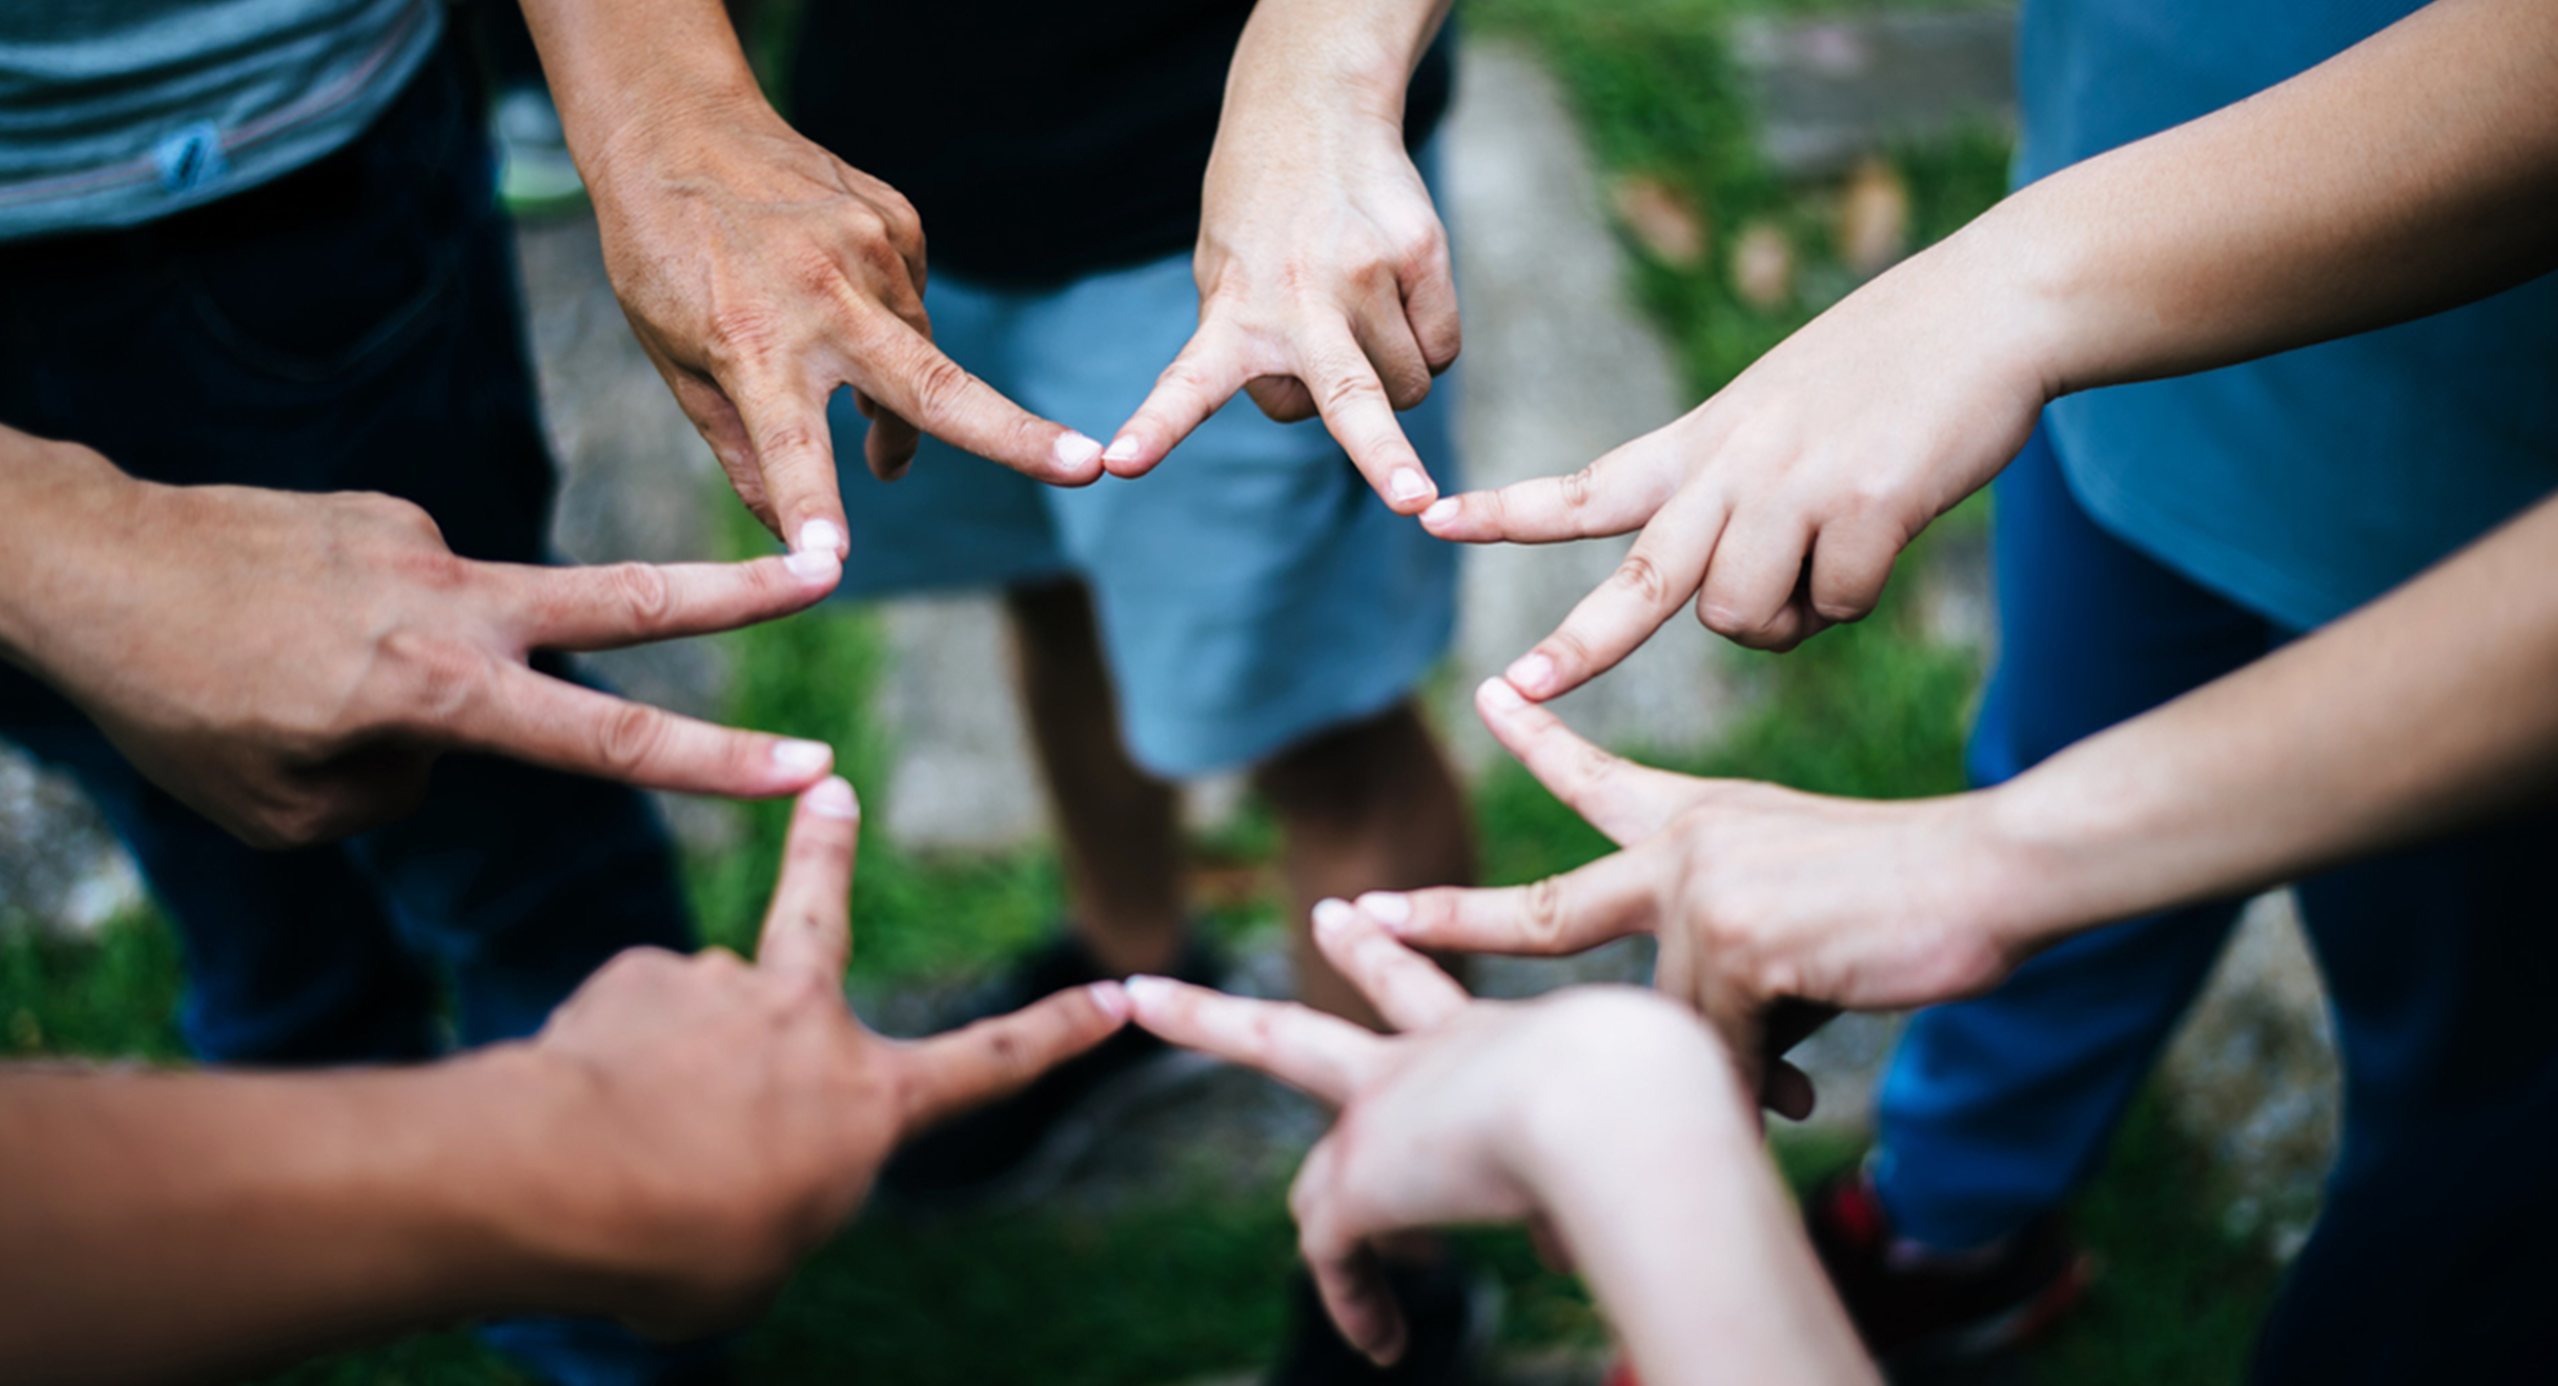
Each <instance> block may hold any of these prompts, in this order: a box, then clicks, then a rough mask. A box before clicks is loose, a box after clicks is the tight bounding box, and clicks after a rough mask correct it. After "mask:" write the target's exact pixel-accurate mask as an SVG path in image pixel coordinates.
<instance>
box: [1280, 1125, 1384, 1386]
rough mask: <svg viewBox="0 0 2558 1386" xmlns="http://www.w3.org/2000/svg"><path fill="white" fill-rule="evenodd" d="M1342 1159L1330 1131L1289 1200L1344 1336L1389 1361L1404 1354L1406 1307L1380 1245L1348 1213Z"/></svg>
mask: <svg viewBox="0 0 2558 1386" xmlns="http://www.w3.org/2000/svg"><path fill="white" fill-rule="evenodd" d="M1339 1165H1340V1146H1339V1144H1338V1143H1337V1141H1336V1139H1335V1137H1334V1136H1332V1135H1329V1134H1327V1135H1326V1136H1325V1137H1324V1138H1323V1139H1322V1140H1320V1141H1317V1142H1315V1147H1314V1149H1312V1150H1309V1151H1307V1152H1306V1162H1305V1164H1304V1165H1303V1166H1302V1167H1301V1168H1299V1169H1298V1171H1297V1177H1296V1179H1295V1181H1294V1182H1293V1183H1292V1184H1291V1185H1290V1186H1289V1189H1288V1206H1289V1208H1290V1209H1291V1210H1292V1211H1293V1212H1294V1213H1295V1214H1296V1216H1297V1254H1298V1255H1299V1256H1300V1257H1302V1258H1303V1259H1304V1261H1305V1263H1306V1273H1307V1274H1308V1275H1309V1276H1310V1277H1312V1278H1313V1280H1314V1282H1315V1294H1316V1296H1317V1297H1318V1298H1320V1299H1321V1300H1322V1301H1323V1310H1324V1313H1325V1315H1326V1316H1327V1317H1329V1318H1330V1319H1331V1320H1332V1322H1333V1326H1334V1327H1336V1328H1338V1329H1339V1330H1341V1336H1342V1338H1343V1339H1344V1340H1345V1341H1347V1342H1348V1343H1349V1344H1350V1345H1351V1346H1352V1347H1354V1348H1357V1349H1358V1350H1359V1351H1360V1352H1361V1353H1363V1354H1365V1355H1366V1356H1367V1357H1368V1358H1369V1360H1371V1361H1373V1362H1375V1363H1377V1364H1378V1365H1380V1366H1387V1365H1391V1364H1392V1363H1393V1362H1394V1361H1395V1360H1396V1359H1397V1358H1399V1357H1401V1356H1402V1355H1403V1348H1404V1343H1405V1338H1406V1331H1407V1330H1406V1328H1405V1325H1404V1322H1403V1310H1402V1306H1401V1305H1399V1304H1398V1303H1396V1301H1395V1297H1394V1290H1393V1287H1392V1286H1391V1284H1390V1283H1389V1282H1388V1281H1387V1279H1386V1275H1385V1266H1384V1263H1383V1262H1382V1261H1380V1260H1379V1259H1378V1257H1377V1252H1376V1248H1375V1247H1373V1246H1371V1245H1370V1244H1369V1243H1368V1241H1367V1239H1366V1238H1365V1237H1363V1236H1361V1235H1360V1234H1359V1233H1358V1231H1357V1230H1356V1229H1354V1228H1353V1227H1351V1226H1350V1224H1349V1222H1348V1220H1347V1218H1346V1217H1345V1216H1344V1213H1343V1209H1342V1203H1343V1199H1342V1197H1341V1194H1340V1190H1339V1181H1338V1179H1337V1177H1336V1175H1337V1172H1338V1169H1339Z"/></svg>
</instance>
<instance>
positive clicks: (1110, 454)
mask: <svg viewBox="0 0 2558 1386" xmlns="http://www.w3.org/2000/svg"><path fill="white" fill-rule="evenodd" d="M1140 446H1142V445H1141V444H1139V443H1138V441H1137V435H1136V434H1134V433H1122V434H1120V435H1119V436H1118V437H1116V438H1113V439H1111V440H1110V448H1109V450H1108V451H1106V452H1104V453H1102V455H1101V460H1102V461H1104V462H1126V461H1129V460H1131V459H1133V458H1135V457H1136V455H1137V449H1138V448H1139V447H1140Z"/></svg>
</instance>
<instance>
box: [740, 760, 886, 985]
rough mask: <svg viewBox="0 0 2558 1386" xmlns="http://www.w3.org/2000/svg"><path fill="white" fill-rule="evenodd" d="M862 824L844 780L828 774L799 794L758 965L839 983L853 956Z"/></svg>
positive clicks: (767, 913)
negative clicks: (855, 866) (855, 878)
mask: <svg viewBox="0 0 2558 1386" xmlns="http://www.w3.org/2000/svg"><path fill="white" fill-rule="evenodd" d="M861 829H862V809H861V801H860V800H858V799H856V798H854V797H853V787H852V785H850V784H849V783H846V782H845V781H843V780H841V779H837V778H833V777H831V776H830V777H829V778H826V779H823V780H819V781H818V782H817V784H816V785H815V787H813V788H811V789H810V790H809V791H808V792H807V793H805V794H802V795H800V796H799V803H798V805H797V806H796V807H794V808H793V809H792V811H791V820H790V834H789V836H787V837H785V838H784V839H783V840H782V870H781V876H780V878H779V879H777V880H775V881H774V882H773V899H772V903H771V904H769V905H767V906H765V908H764V930H763V934H762V936H761V941H760V942H758V943H757V944H756V945H755V963H756V965H757V966H758V967H761V968H762V969H763V970H765V971H767V972H773V973H786V974H791V975H796V976H807V977H814V978H816V979H818V980H819V981H822V982H824V983H826V984H827V985H829V986H840V985H841V984H842V983H843V980H844V968H845V966H846V964H848V963H850V962H851V961H852V960H853V924H852V908H853V907H852V898H853V863H854V860H855V858H856V856H857V854H858V853H859V851H860V847H861Z"/></svg>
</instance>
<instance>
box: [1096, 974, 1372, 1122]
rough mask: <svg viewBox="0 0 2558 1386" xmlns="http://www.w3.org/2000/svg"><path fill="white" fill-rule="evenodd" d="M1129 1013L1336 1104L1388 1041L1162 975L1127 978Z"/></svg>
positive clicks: (1167, 1034) (1292, 1008)
mask: <svg viewBox="0 0 2558 1386" xmlns="http://www.w3.org/2000/svg"><path fill="white" fill-rule="evenodd" d="M1128 1007H1129V1014H1130V1016H1131V1018H1133V1019H1134V1020H1135V1021H1136V1022H1137V1023H1138V1024H1139V1025H1142V1026H1144V1027H1145V1028H1146V1029H1147V1030H1149V1031H1151V1032H1153V1033H1155V1034H1157V1035H1160V1036H1162V1037H1163V1038H1165V1039H1167V1040H1170V1041H1172V1042H1173V1043H1175V1044H1178V1045H1180V1046H1182V1047H1183V1048H1185V1049H1196V1050H1198V1051H1199V1052H1201V1053H1203V1054H1213V1055H1215V1056H1217V1057H1218V1058H1221V1059H1225V1060H1228V1061H1230V1062H1233V1063H1238V1064H1242V1065H1244V1066H1245V1067H1246V1068H1255V1069H1259V1070H1260V1071H1262V1072H1263V1073H1267V1074H1269V1075H1270V1076H1271V1077H1273V1078H1276V1079H1278V1080H1279V1081H1280V1082H1283V1083H1286V1084H1288V1085H1289V1086H1290V1087H1293V1088H1298V1089H1302V1090H1303V1091H1305V1092H1309V1093H1312V1094H1313V1095H1314V1096H1316V1097H1319V1098H1321V1099H1323V1100H1324V1101H1326V1102H1329V1103H1332V1104H1333V1105H1334V1106H1339V1105H1341V1104H1342V1103H1344V1102H1347V1101H1349V1100H1350V1095H1351V1094H1352V1093H1354V1092H1356V1091H1358V1090H1359V1088H1360V1087H1361V1086H1362V1085H1363V1084H1365V1083H1366V1082H1367V1081H1368V1076H1369V1075H1370V1074H1371V1073H1372V1072H1374V1071H1375V1068H1376V1065H1377V1063H1378V1061H1379V1059H1380V1058H1381V1057H1382V1056H1383V1054H1384V1053H1385V1050H1384V1048H1383V1046H1384V1043H1385V1042H1384V1041H1383V1040H1381V1039H1379V1038H1378V1037H1377V1036H1375V1035H1372V1034H1370V1033H1368V1032H1367V1031H1366V1030H1363V1029H1361V1028H1360V1027H1358V1026H1356V1025H1353V1024H1351V1023H1350V1022H1349V1021H1346V1020H1343V1019H1341V1018H1339V1017H1338V1016H1329V1015H1325V1014H1324V1013H1323V1012H1321V1011H1317V1010H1314V1009H1312V1008H1310V1007H1306V1006H1301V1005H1298V1004H1297V1003H1295V1002H1293V1001H1256V1000H1253V999H1250V998H1248V997H1242V996H1228V995H1226V994H1225V993H1223V992H1216V991H1210V990H1208V989H1207V988H1206V987H1194V986H1191V985H1190V984H1189V983H1187V982H1176V981H1173V980H1171V979H1169V978H1165V977H1131V978H1129V979H1128Z"/></svg>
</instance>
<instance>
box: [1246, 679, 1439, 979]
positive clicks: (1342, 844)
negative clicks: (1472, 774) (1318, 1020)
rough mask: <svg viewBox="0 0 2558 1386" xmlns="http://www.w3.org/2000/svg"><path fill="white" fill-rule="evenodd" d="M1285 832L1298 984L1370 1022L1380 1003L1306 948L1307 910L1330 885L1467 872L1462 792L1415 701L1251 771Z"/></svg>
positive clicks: (1406, 884)
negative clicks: (1371, 1004) (1367, 998)
mask: <svg viewBox="0 0 2558 1386" xmlns="http://www.w3.org/2000/svg"><path fill="white" fill-rule="evenodd" d="M1255 779H1256V783H1257V784H1258V785H1259V786H1260V789H1261V792H1262V793H1263V795H1265V796H1266V797H1268V799H1269V800H1270V802H1271V804H1272V806H1273V807H1274V808H1276V809H1277V810H1278V812H1279V820H1280V824H1281V827H1282V828H1283V830H1284V831H1285V833H1286V837H1287V862H1286V867H1287V877H1288V893H1289V896H1290V901H1289V904H1290V906H1291V907H1292V909H1293V911H1294V913H1293V915H1292V918H1293V919H1294V920H1295V923H1296V929H1295V943H1296V964H1297V994H1298V996H1299V997H1301V998H1302V999H1304V1000H1305V1002H1306V1003H1307V1004H1308V1005H1311V1006H1317V1007H1320V1008H1322V1009H1324V1010H1327V1011H1330V1012H1332V1013H1333V1014H1335V1015H1341V1016H1347V1017H1349V1018H1351V1019H1353V1020H1357V1021H1359V1022H1361V1023H1362V1024H1365V1025H1368V1026H1371V1027H1375V1026H1377V1024H1378V1020H1377V1015H1376V1013H1375V1012H1374V1011H1373V1010H1371V1009H1370V1008H1369V1006H1368V1003H1367V1002H1366V1001H1365V1000H1364V999H1362V998H1361V997H1360V995H1359V993H1358V992H1357V991H1356V990H1354V989H1353V988H1352V987H1351V986H1350V985H1349V983H1347V982H1344V981H1342V980H1341V978H1340V977H1339V976H1338V975H1337V974H1335V973H1334V972H1333V970H1332V968H1331V966H1330V965H1328V964H1327V963H1325V962H1324V960H1323V956H1322V955H1321V954H1319V953H1317V952H1316V951H1315V950H1314V947H1313V941H1312V939H1311V937H1310V936H1309V934H1308V933H1307V928H1306V926H1307V916H1308V914H1309V913H1310V912H1311V911H1312V910H1313V909H1314V905H1315V902H1316V901H1318V900H1321V899H1323V898H1324V897H1326V896H1339V897H1341V898H1343V899H1348V898H1351V897H1353V896H1356V895H1358V894H1359V893H1360V892H1362V891H1368V890H1410V889H1416V888H1419V887H1421V886H1432V885H1454V884H1462V883H1467V882H1471V881H1472V880H1473V879H1474V837H1473V832H1472V829H1471V827H1470V825H1469V824H1468V822H1467V820H1466V807H1465V796H1464V794H1463V793H1462V792H1461V791H1460V790H1459V789H1458V787H1457V780H1456V775H1455V774H1454V773H1453V772H1452V771H1451V770H1450V769H1449V766H1448V761H1447V758H1446V757H1445V756H1444V755H1442V754H1441V753H1440V750H1439V743H1438V741H1437V739H1436V738H1434V737H1432V736H1431V734H1430V728H1429V726H1428V724H1427V723H1425V722H1423V721H1422V719H1421V711H1420V709H1419V708H1418V707H1416V706H1414V705H1413V704H1412V703H1410V702H1405V703H1402V704H1400V705H1398V706H1396V707H1395V708H1393V709H1392V710H1390V711H1388V712H1385V713H1381V714H1379V715H1378V716H1376V717H1373V718H1371V719H1369V720H1368V721H1365V722H1359V723H1354V724H1352V725H1350V726H1346V727H1340V728H1336V729H1335V730H1333V731H1330V732H1327V733H1325V734H1324V735H1322V736H1319V737H1316V738H1315V739H1314V740H1312V741H1308V742H1305V743H1304V744H1302V745H1299V746H1296V747H1293V748H1291V749H1289V750H1287V751H1285V752H1282V753H1281V754H1280V755H1279V756H1277V757H1276V758H1274V759H1273V760H1271V761H1270V762H1269V763H1268V764H1266V765H1264V766H1262V767H1261V770H1260V772H1259V773H1258V775H1257V776H1256V777H1255Z"/></svg>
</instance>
